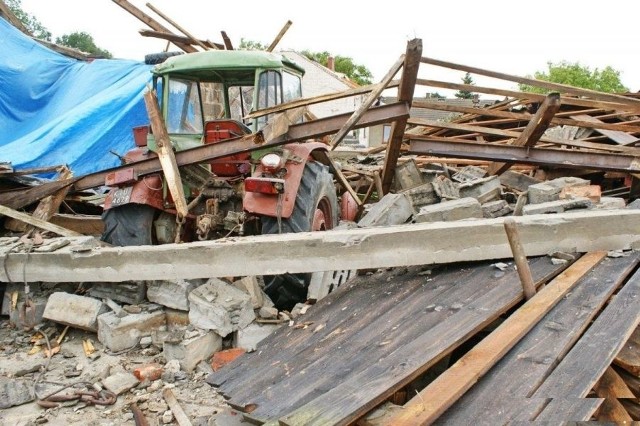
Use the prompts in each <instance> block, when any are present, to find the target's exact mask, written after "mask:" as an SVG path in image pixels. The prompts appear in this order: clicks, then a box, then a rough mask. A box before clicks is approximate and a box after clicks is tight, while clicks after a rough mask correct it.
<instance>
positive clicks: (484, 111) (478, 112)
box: [413, 93, 640, 135]
mask: <svg viewBox="0 0 640 426" xmlns="http://www.w3.org/2000/svg"><path fill="white" fill-rule="evenodd" d="M524 94H525V93H523V95H524ZM543 99H544V98H543ZM564 99H565V98H563V99H562V101H564ZM413 108H424V109H433V110H437V111H450V112H459V113H464V114H470V115H474V116H478V117H499V118H506V119H509V120H510V121H511V122H516V121H529V120H530V119H531V117H533V114H530V113H528V112H511V111H503V110H499V109H494V108H479V107H467V106H461V105H449V104H446V103H444V102H438V101H414V102H413ZM595 111H601V110H595ZM581 112H582V113H583V114H586V111H581ZM563 114H564V115H566V114H570V115H571V116H572V117H573V119H567V118H561V117H562V115H563ZM589 117H590V116H589ZM592 118H593V117H592ZM551 122H552V123H553V124H558V125H565V126H576V127H584V128H587V129H607V130H613V131H620V132H640V126H633V125H629V124H628V123H626V122H621V123H605V122H603V121H600V120H599V119H597V121H589V120H581V119H578V118H577V116H576V113H575V111H574V112H565V113H556V115H555V117H553V119H552V120H551ZM623 134H625V135H627V134H626V133H623Z"/></svg>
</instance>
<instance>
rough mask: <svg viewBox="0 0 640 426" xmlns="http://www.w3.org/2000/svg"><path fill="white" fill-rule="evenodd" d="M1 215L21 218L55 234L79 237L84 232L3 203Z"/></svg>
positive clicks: (0, 210)
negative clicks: (50, 221) (55, 223)
mask: <svg viewBox="0 0 640 426" xmlns="http://www.w3.org/2000/svg"><path fill="white" fill-rule="evenodd" d="M0 215H4V216H8V217H11V218H13V219H17V220H20V221H22V222H24V223H26V224H28V225H31V226H34V227H36V228H40V229H44V230H45V231H49V232H53V233H54V234H58V235H60V236H63V237H78V236H81V235H82V234H80V233H78V232H75V231H71V230H69V229H65V228H63V227H61V226H58V225H54V224H53V223H49V222H47V221H46V220H42V219H38V218H35V217H33V216H31V215H28V214H26V213H22V212H19V211H17V210H13V209H10V208H8V207H5V206H3V205H0Z"/></svg>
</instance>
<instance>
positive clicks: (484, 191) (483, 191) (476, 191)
mask: <svg viewBox="0 0 640 426" xmlns="http://www.w3.org/2000/svg"><path fill="white" fill-rule="evenodd" d="M458 189H459V191H460V197H463V198H468V197H473V198H475V199H476V200H478V201H479V202H480V203H481V204H483V203H486V202H488V201H491V200H494V199H496V198H499V197H500V194H501V193H502V186H501V185H500V179H498V176H489V177H487V178H482V179H476V180H472V181H469V182H465V183H463V184H460V186H459V187H458Z"/></svg>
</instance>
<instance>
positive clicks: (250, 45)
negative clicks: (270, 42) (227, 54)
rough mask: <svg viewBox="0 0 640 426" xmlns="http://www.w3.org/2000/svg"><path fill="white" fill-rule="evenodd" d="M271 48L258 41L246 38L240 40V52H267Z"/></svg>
mask: <svg viewBox="0 0 640 426" xmlns="http://www.w3.org/2000/svg"><path fill="white" fill-rule="evenodd" d="M268 47H269V46H267V45H266V44H262V43H260V42H258V41H253V40H245V39H244V38H241V39H240V46H238V49H239V50H267V48H268Z"/></svg>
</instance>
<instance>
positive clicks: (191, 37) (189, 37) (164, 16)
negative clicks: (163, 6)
mask: <svg viewBox="0 0 640 426" xmlns="http://www.w3.org/2000/svg"><path fill="white" fill-rule="evenodd" d="M147 7H148V8H149V9H151V10H153V11H154V12H155V13H157V14H158V16H160V17H161V18H162V19H164V20H165V21H167V22H168V23H170V24H171V25H173V26H174V28H176V29H177V30H178V31H180V32H181V33H182V34H184V35H185V36H187V38H188V39H189V40H192V41H193V43H192V44H197V45H198V46H200V47H202V48H203V49H204V50H209V49H210V48H209V47H208V46H207V45H205V44H204V43H203V42H202V41H200V40H198V39H197V38H195V37H194V36H193V35H191V33H190V32H189V31H187V30H186V29H184V28H183V27H182V26H180V25H179V24H178V23H177V22H175V21H174V20H172V19H171V18H169V17H168V16H167V15H166V14H164V13H162V12H161V11H160V10H159V9H158V8H157V7H155V6H154V5H152V4H151V3H147Z"/></svg>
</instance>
